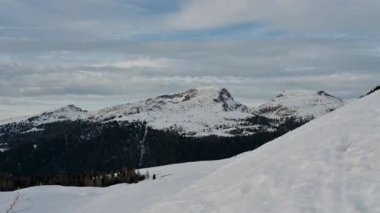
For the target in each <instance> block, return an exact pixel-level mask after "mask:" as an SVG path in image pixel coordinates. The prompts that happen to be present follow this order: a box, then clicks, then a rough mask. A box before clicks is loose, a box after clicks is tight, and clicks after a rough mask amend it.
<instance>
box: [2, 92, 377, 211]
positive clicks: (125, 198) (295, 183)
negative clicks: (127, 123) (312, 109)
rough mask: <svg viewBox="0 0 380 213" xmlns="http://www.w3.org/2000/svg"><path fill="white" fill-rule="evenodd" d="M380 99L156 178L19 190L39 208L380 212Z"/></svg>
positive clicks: (4, 194)
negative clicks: (251, 147) (230, 155)
mask: <svg viewBox="0 0 380 213" xmlns="http://www.w3.org/2000/svg"><path fill="white" fill-rule="evenodd" d="M379 105H380V92H375V93H374V94H372V95H369V96H367V97H364V98H362V99H360V100H357V101H355V102H352V103H349V104H347V105H346V106H344V107H342V108H340V109H338V110H336V111H334V112H332V113H329V114H327V115H325V116H322V117H320V118H317V119H315V120H313V121H311V122H309V123H307V124H305V125H303V126H302V127H300V128H298V129H296V130H294V131H292V132H290V133H288V134H286V135H284V136H282V137H280V138H278V139H276V140H274V141H272V142H270V143H267V144H265V145H263V146H262V147H260V148H258V149H256V150H254V151H251V152H247V153H243V154H241V155H239V156H237V157H234V158H230V159H226V160H222V161H209V162H197V163H185V164H176V165H169V166H164V167H156V168H151V169H149V171H150V173H151V174H153V173H156V174H158V176H159V178H158V179H157V180H148V181H143V182H141V183H138V184H135V185H126V184H119V185H115V186H112V187H108V188H75V187H59V186H41V187H33V188H28V189H23V190H20V192H21V193H22V194H23V195H24V197H26V198H27V201H26V202H25V203H26V204H24V205H29V206H30V209H29V210H30V212H38V213H45V212H49V213H54V212H74V213H75V212H77V213H79V212H91V213H93V212H94V213H97V212H115V213H117V212H168V213H170V212H247V213H248V212H249V213H250V212H292V213H293V212H302V213H303V212H331V213H333V212H334V213H335V212H345V213H346V212H347V213H351V212H380V202H379V200H380V179H379V177H380V144H379V142H380V131H379V129H380V107H378V106H379ZM14 193H15V192H2V193H0V203H1V201H7V200H9V199H11V197H12V196H13V195H14ZM1 205H3V206H2V207H1ZM4 205H6V203H4V202H3V203H1V204H0V209H1V208H2V209H4V208H5V206H4Z"/></svg>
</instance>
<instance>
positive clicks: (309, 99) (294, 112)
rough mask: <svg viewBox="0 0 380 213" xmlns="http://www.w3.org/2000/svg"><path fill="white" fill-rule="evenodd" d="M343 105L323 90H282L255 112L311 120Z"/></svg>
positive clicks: (338, 99) (275, 116) (269, 116)
mask: <svg viewBox="0 0 380 213" xmlns="http://www.w3.org/2000/svg"><path fill="white" fill-rule="evenodd" d="M343 105H344V101H343V100H341V99H340V98H337V97H334V96H332V95H330V94H328V93H327V92H324V91H317V92H314V91H284V92H283V93H281V94H279V95H278V96H276V97H275V98H274V99H273V100H272V101H271V102H269V103H266V104H263V105H261V106H259V107H257V108H256V109H254V111H255V113H257V114H259V115H261V116H265V117H268V118H273V119H286V118H290V117H293V118H297V119H304V120H305V119H306V120H311V119H313V118H316V117H319V116H321V115H324V114H326V113H328V112H331V111H333V110H335V109H337V108H339V107H341V106H343Z"/></svg>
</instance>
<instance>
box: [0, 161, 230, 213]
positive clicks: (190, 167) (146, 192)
mask: <svg viewBox="0 0 380 213" xmlns="http://www.w3.org/2000/svg"><path fill="white" fill-rule="evenodd" d="M232 159H233V158H231V159H226V160H219V161H207V162H194V163H184V164H174V165H169V166H161V167H155V168H149V169H148V171H149V172H150V175H151V176H152V175H153V174H156V176H157V179H156V180H152V179H150V180H145V181H143V182H140V183H138V184H118V185H114V186H111V187H107V188H95V187H62V186H39V187H31V188H27V189H22V190H19V193H20V195H21V196H22V198H23V199H22V201H20V202H19V204H18V205H17V208H15V210H22V209H26V211H22V212H30V213H69V212H70V213H87V212H88V213H104V212H109V213H117V212H123V213H124V212H139V210H141V209H143V208H144V207H145V206H150V205H154V204H156V203H159V202H160V201H161V200H163V199H165V198H166V197H168V196H169V195H171V194H174V193H176V192H178V191H179V190H181V189H183V188H185V187H186V186H188V185H190V184H192V183H194V182H195V181H197V180H200V179H202V178H204V177H205V176H207V175H208V174H210V173H212V172H213V171H215V170H216V169H217V168H220V167H221V166H222V165H224V164H226V162H229V161H231V160H232ZM140 172H142V173H145V170H140ZM16 195H17V192H0V212H1V213H2V212H5V209H7V208H8V206H9V203H10V202H11V201H12V199H13V198H14V197H15V196H16Z"/></svg>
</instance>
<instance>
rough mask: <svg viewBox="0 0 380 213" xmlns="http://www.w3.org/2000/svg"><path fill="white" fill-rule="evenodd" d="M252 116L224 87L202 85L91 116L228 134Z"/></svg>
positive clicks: (199, 133)
mask: <svg viewBox="0 0 380 213" xmlns="http://www.w3.org/2000/svg"><path fill="white" fill-rule="evenodd" d="M253 116H255V115H254V114H252V113H251V112H250V111H249V109H248V107H246V106H244V105H243V104H240V103H238V102H236V101H235V100H234V99H233V97H232V96H231V94H230V93H229V92H228V91H227V89H225V88H220V87H205V88H198V89H191V90H188V91H186V92H183V93H179V94H173V95H163V96H159V97H156V98H153V99H148V100H145V101H140V102H137V103H130V104H123V105H118V106H114V107H110V108H105V109H102V110H100V111H98V112H96V113H94V114H93V115H92V119H95V120H97V121H101V122H103V121H112V120H116V121H134V120H140V121H146V122H147V123H148V125H149V126H150V127H152V128H154V129H164V130H175V131H177V132H180V133H185V134H187V135H192V136H204V135H224V136H228V135H230V134H229V133H228V132H229V131H231V130H233V129H236V128H238V127H243V126H244V124H243V123H244V119H247V118H249V117H253ZM251 128H254V127H251ZM247 134H248V133H247Z"/></svg>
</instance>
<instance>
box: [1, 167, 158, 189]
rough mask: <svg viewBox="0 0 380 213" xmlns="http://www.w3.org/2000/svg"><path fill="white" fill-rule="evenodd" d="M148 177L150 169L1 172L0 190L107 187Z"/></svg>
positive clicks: (135, 181) (136, 181)
mask: <svg viewBox="0 0 380 213" xmlns="http://www.w3.org/2000/svg"><path fill="white" fill-rule="evenodd" d="M154 176H155V175H154ZM148 178H149V172H148V171H147V172H146V173H145V174H141V173H140V172H139V171H138V170H135V169H122V170H120V171H117V172H111V173H99V172H98V173H94V172H85V173H81V174H68V173H59V174H55V175H47V176H16V175H11V174H0V191H13V190H16V189H21V188H26V187H31V186H41V185H61V186H95V187H106V186H111V185H114V184H119V183H129V184H131V183H138V182H139V181H142V180H145V179H148Z"/></svg>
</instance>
